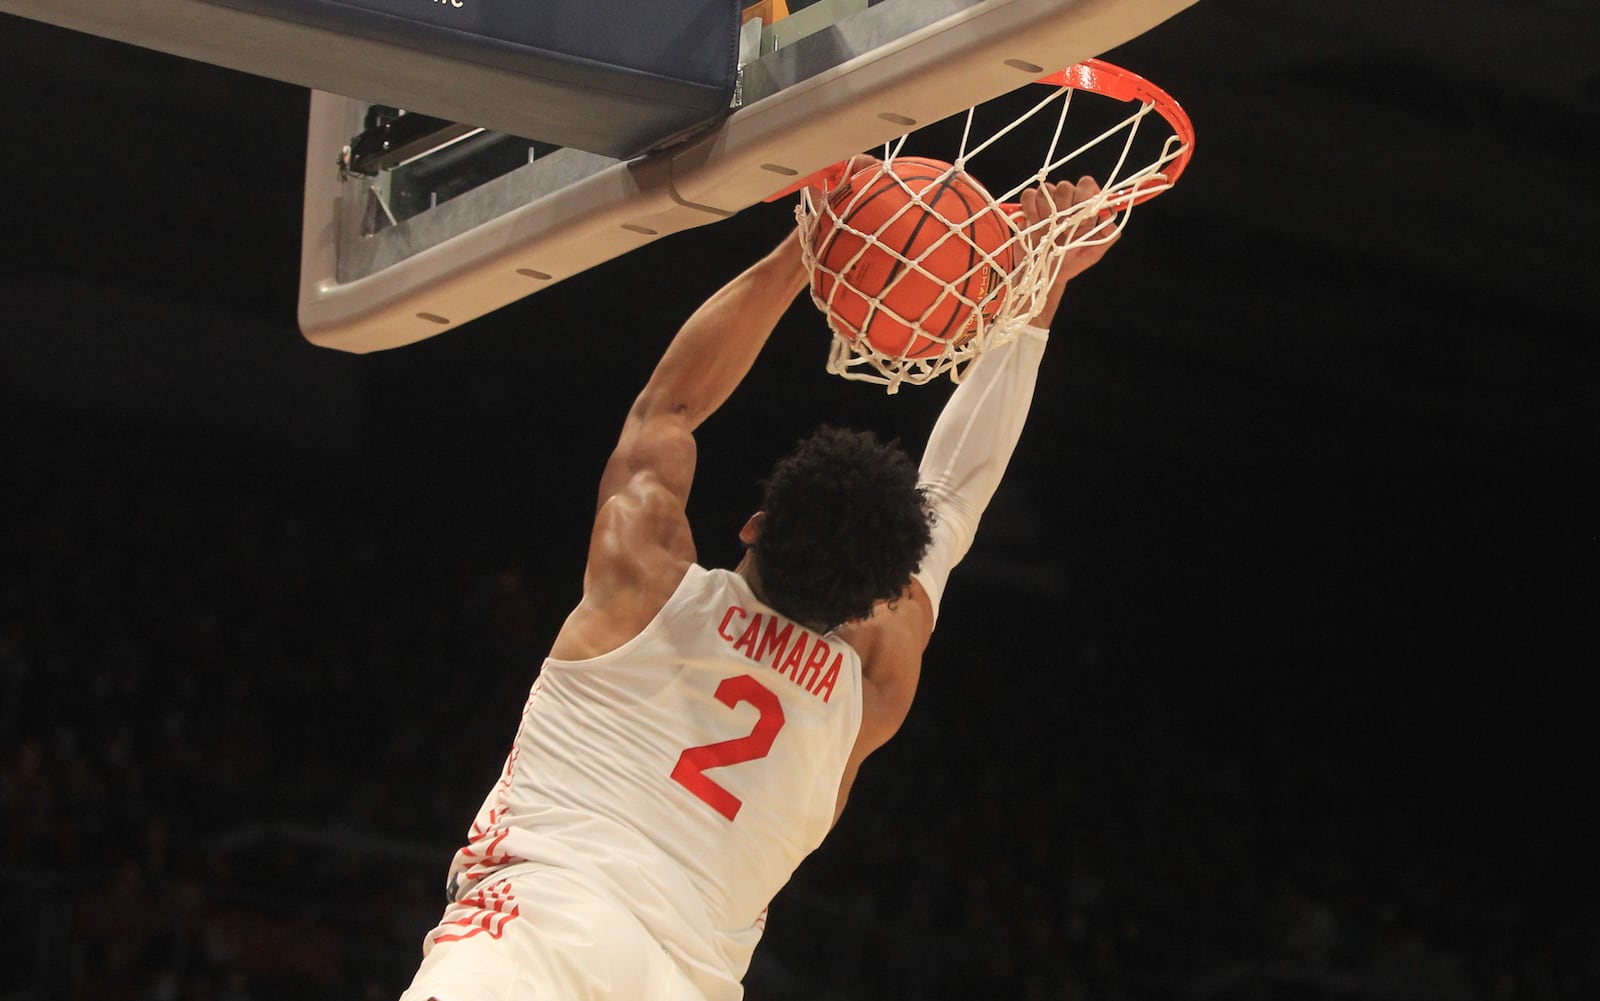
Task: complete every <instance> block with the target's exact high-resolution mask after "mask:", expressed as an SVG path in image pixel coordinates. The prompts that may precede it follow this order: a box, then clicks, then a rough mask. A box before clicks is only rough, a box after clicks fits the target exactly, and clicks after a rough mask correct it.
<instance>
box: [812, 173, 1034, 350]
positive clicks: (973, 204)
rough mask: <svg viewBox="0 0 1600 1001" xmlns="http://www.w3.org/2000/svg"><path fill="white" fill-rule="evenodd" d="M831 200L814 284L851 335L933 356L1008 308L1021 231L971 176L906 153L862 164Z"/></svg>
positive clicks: (816, 243) (820, 232)
mask: <svg viewBox="0 0 1600 1001" xmlns="http://www.w3.org/2000/svg"><path fill="white" fill-rule="evenodd" d="M891 174H892V176H891ZM829 205H830V207H831V209H832V211H831V212H824V213H822V218H821V220H820V222H819V223H818V226H817V231H816V234H815V236H814V237H813V241H812V246H813V247H814V248H815V256H816V259H817V262H818V265H819V266H818V267H817V268H816V269H815V270H814V271H813V273H812V277H811V287H812V292H813V294H814V295H815V296H816V297H817V299H818V301H820V302H823V303H826V304H827V311H828V313H829V314H830V315H831V316H832V318H833V321H834V323H835V325H836V328H838V327H842V328H843V329H842V330H841V331H840V332H841V333H844V334H846V335H847V336H851V337H853V338H855V339H856V340H858V341H860V340H865V341H867V342H868V343H870V344H871V345H872V346H873V347H875V348H877V349H878V350H879V351H881V352H883V353H884V354H886V355H890V356H893V357H897V358H932V357H936V356H938V355H939V353H940V352H941V351H942V350H943V349H944V344H945V343H946V342H953V343H955V344H957V345H960V344H962V343H965V341H966V340H967V339H968V338H969V337H971V336H972V335H973V334H974V333H975V332H976V330H977V325H978V319H979V317H980V316H982V317H984V318H985V319H992V318H993V317H994V315H995V314H996V313H997V312H998V311H999V309H1000V306H1001V303H1002V301H1003V292H1002V291H1001V290H1000V289H999V286H1000V283H1001V281H1002V280H1003V279H1004V277H1005V276H1006V275H1007V274H1009V273H1010V272H1011V268H1012V253H1011V251H1012V247H1011V237H1012V229H1011V226H1010V224H1009V223H1008V222H1007V220H1006V218H1005V217H1004V216H1003V215H1001V213H1000V211H999V210H998V209H997V208H995V206H994V202H993V200H992V199H991V198H990V197H989V193H988V192H987V191H985V190H984V188H983V185H981V184H979V183H978V182H977V180H975V179H974V178H973V177H972V176H971V175H970V174H968V173H966V172H965V171H959V170H957V169H956V168H955V167H954V166H953V165H951V164H948V163H944V162H942V161H939V160H928V159H924V158H922V157H901V158H899V159H895V160H892V161H890V162H889V163H887V164H879V165H874V166H872V167H868V168H867V169H865V170H862V171H860V172H858V173H857V174H856V175H855V176H854V177H852V178H850V182H849V184H847V185H844V186H842V187H841V188H840V189H839V190H838V191H836V192H834V193H833V194H832V195H831V196H830V197H829ZM902 210H903V211H902ZM835 217H837V218H838V220H839V221H838V224H835V222H834V218H835ZM985 254H987V255H989V257H990V258H992V259H993V264H992V265H991V264H990V263H989V262H988V261H986V260H985V256H984V255H985ZM897 255H898V256H897ZM902 258H904V260H902ZM906 261H912V262H915V264H916V267H912V266H911V265H909V264H907V263H906ZM924 271H926V272H927V273H926V274H924V273H923V272H924Z"/></svg>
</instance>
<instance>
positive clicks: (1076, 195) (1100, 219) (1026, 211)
mask: <svg viewBox="0 0 1600 1001" xmlns="http://www.w3.org/2000/svg"><path fill="white" fill-rule="evenodd" d="M1099 193H1100V184H1099V182H1097V181H1096V180H1095V179H1094V178H1092V177H1089V176H1084V177H1081V178H1079V179H1078V180H1077V182H1076V183H1074V182H1072V181H1057V182H1054V183H1046V184H1041V185H1040V186H1039V187H1037V188H1029V189H1028V190H1026V191H1024V192H1023V193H1022V197H1021V199H1020V201H1021V205H1022V216H1023V223H1022V225H1023V227H1024V231H1025V232H1028V233H1030V234H1033V235H1034V237H1035V238H1037V237H1038V235H1039V234H1040V233H1042V232H1043V227H1040V228H1038V229H1035V227H1036V226H1038V224H1039V223H1041V222H1042V221H1043V220H1045V219H1047V218H1049V217H1050V216H1051V215H1053V214H1055V213H1057V212H1059V211H1061V210H1062V209H1063V208H1070V207H1071V206H1074V205H1080V204H1082V203H1084V202H1086V201H1088V200H1089V199H1091V198H1093V197H1095V196H1096V195H1098V194H1099ZM1121 235H1122V234H1121V233H1120V232H1119V231H1118V229H1117V228H1116V216H1115V214H1114V213H1113V212H1112V211H1111V210H1110V209H1109V208H1103V209H1100V210H1099V211H1098V212H1096V213H1092V214H1090V213H1086V214H1085V215H1084V216H1083V217H1082V218H1081V219H1079V220H1078V221H1077V223H1076V224H1075V225H1073V226H1072V227H1070V228H1069V229H1067V230H1066V231H1065V232H1063V233H1062V234H1060V236H1058V237H1057V241H1058V242H1059V243H1061V244H1063V245H1068V246H1069V249H1068V250H1067V251H1066V252H1065V254H1064V256H1063V257H1062V261H1061V271H1060V272H1059V273H1058V274H1057V275H1056V280H1055V283H1054V284H1053V285H1051V287H1050V292H1049V294H1048V295H1047V296H1046V299H1045V305H1044V308H1043V309H1041V310H1040V311H1039V313H1038V314H1037V315H1036V316H1035V317H1034V319H1033V322H1034V323H1036V324H1038V325H1039V326H1049V325H1050V321H1051V320H1053V319H1054V318H1055V312H1056V307H1057V306H1058V305H1059V304H1060V302H1061V291H1062V289H1063V288H1065V286H1066V284H1067V282H1069V281H1071V280H1072V279H1074V278H1076V277H1078V276H1079V275H1081V274H1083V273H1084V272H1085V271H1087V270H1089V269H1090V268H1091V267H1093V266H1094V265H1095V264H1097V263H1099V261H1100V258H1102V257H1104V256H1105V254H1106V251H1107V250H1110V249H1111V245H1112V244H1114V243H1116V242H1117V238H1118V237H1120V236H1121ZM1085 238H1088V239H1087V240H1086V241H1085V242H1082V243H1078V244H1077V245H1076V246H1070V245H1071V244H1073V243H1074V242H1076V241H1079V240H1084V239H1085Z"/></svg>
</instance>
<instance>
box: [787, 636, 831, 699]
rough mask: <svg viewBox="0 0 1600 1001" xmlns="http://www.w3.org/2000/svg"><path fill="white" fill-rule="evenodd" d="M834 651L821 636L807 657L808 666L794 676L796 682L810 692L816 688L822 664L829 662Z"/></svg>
mask: <svg viewBox="0 0 1600 1001" xmlns="http://www.w3.org/2000/svg"><path fill="white" fill-rule="evenodd" d="M832 652H833V651H831V650H829V649H828V643H827V641H826V640H823V639H820V638H819V639H818V640H817V642H816V644H815V645H814V646H812V648H811V655H810V656H809V657H807V658H806V666H805V667H804V668H802V669H801V670H800V673H799V674H796V675H794V676H793V677H794V683H795V684H797V685H799V686H800V687H801V688H804V689H805V690H806V691H808V692H809V691H811V689H813V688H815V687H816V685H817V677H818V675H820V674H821V673H822V665H824V664H826V663H827V662H828V654H830V653H832Z"/></svg>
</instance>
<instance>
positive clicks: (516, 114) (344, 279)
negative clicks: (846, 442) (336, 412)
mask: <svg viewBox="0 0 1600 1001" xmlns="http://www.w3.org/2000/svg"><path fill="white" fill-rule="evenodd" d="M417 2H419V3H420V2H421V0H417ZM471 2H472V0H460V3H457V4H452V3H450V2H449V0H445V3H444V4H443V6H444V7H446V8H452V9H459V8H462V7H463V6H464V5H465V4H467V3H471ZM493 2H499V3H502V4H504V3H508V2H509V0H480V3H481V4H483V5H487V4H489V3H493ZM734 2H736V0H673V2H672V3H671V4H668V5H667V6H670V7H673V8H679V7H681V8H683V10H684V14H683V16H684V17H688V16H690V14H691V13H692V14H693V15H694V16H696V17H699V16H701V14H702V12H701V11H700V10H699V8H707V9H708V10H709V13H706V14H705V16H706V17H707V18H709V20H708V21H707V22H706V23H707V25H708V27H706V28H705V29H704V30H703V31H702V32H701V33H702V34H708V35H714V36H715V37H716V38H717V39H718V40H719V44H720V42H721V40H723V39H724V36H725V35H728V37H732V38H733V44H734V45H735V46H736V47H737V50H738V62H737V66H736V67H733V70H734V73H733V75H732V76H731V77H730V78H729V81H724V82H731V83H732V85H733V86H732V88H731V89H732V91H733V92H732V95H731V98H730V97H728V96H727V95H725V94H723V93H722V90H721V88H720V85H719V81H717V80H714V79H710V78H709V76H708V75H707V74H706V73H701V72H699V71H698V70H695V71H693V72H687V71H686V72H676V67H675V66H674V65H668V66H666V67H665V68H663V67H658V66H655V65H650V64H648V58H647V57H648V52H649V51H650V50H651V44H638V42H639V36H635V42H636V44H635V45H634V49H635V51H636V52H637V53H638V54H639V57H640V59H641V60H642V61H643V64H642V65H638V66H635V65H624V66H621V67H620V68H619V69H618V70H617V71H616V72H614V73H611V74H610V75H605V73H604V69H605V68H604V67H601V71H600V72H601V75H600V76H598V77H597V76H594V75H592V74H589V71H590V70H591V69H593V64H594V63H596V61H597V60H595V59H594V58H593V54H592V53H583V52H580V53H577V54H576V55H574V56H573V57H572V58H569V59H565V60H558V62H559V63H560V65H558V66H556V68H555V69H554V70H551V71H547V68H548V66H549V65H550V64H549V63H548V62H542V61H541V60H542V59H543V58H544V56H545V55H546V53H543V52H542V51H541V50H539V49H538V47H537V45H530V46H527V47H525V50H517V51H508V49H507V46H506V44H503V42H502V41H497V42H496V43H495V44H492V45H480V44H479V43H478V42H477V41H476V40H474V39H473V38H470V37H468V38H466V39H465V40H463V39H462V38H461V37H457V36H459V35H461V33H460V32H456V35H453V36H451V38H450V44H447V45H440V44H437V39H438V38H439V37H443V36H441V35H440V31H441V30H443V29H438V28H437V27H436V26H435V25H433V24H423V29H424V33H425V36H426V37H423V36H421V35H417V34H416V33H415V32H414V31H413V28H414V27H415V26H414V25H411V24H407V23H404V22H403V21H396V20H395V12H396V11H401V12H403V11H404V10H405V9H406V8H405V7H404V5H403V4H402V3H401V2H400V0H143V2H142V3H140V4H105V3H102V2H100V0H0V10H5V11H8V12H12V13H17V14H20V15H22V16H25V17H32V18H35V19H37V20H41V21H46V22H50V23H54V24H58V25H61V26H63V27H68V28H74V29H77V30H83V31H87V32H90V33H93V34H99V35H103V36H106V37H111V38H118V39H120V40H123V41H127V42H131V43H133V44H137V45H144V46H146V47H149V48H155V49H160V50H162V51H167V52H172V53H175V54H178V55H183V56H187V57H190V58H196V59H201V60H203V61H207V62H214V63H218V64H220V65H225V66H231V67H234V68H237V69H241V70H244V71H247V72H252V73H258V74H262V75H267V76H272V77H274V78H277V79H282V80H286V81H289V82H293V83H300V84H302V85H304V86H307V87H309V88H311V89H312V97H311V109H310V125H309V130H308V144H307V169H306V188H305V190H306V197H305V203H304V220H303V223H304V238H303V248H302V262H301V289H300V306H299V316H300V325H301V329H302V331H303V332H304V334H305V336H306V337H307V338H308V339H310V340H311V341H313V342H315V343H318V344H321V345H325V346H328V347H331V348H336V349H339V350H344V351H354V352H368V351H376V350H382V349H387V348H393V347H399V346H401V345H405V344H409V343H413V342H415V341H418V340H422V339H424V338H427V337H431V336H434V335H436V334H439V333H442V332H445V331H448V330H451V329H453V328H455V327H457V326H460V325H461V324H463V323H466V322H467V321H469V320H471V319H474V318H476V317H478V316H481V315H483V314H485V313H487V312H490V311H492V310H494V309H498V308H499V307H501V306H504V305H506V304H507V303H510V302H512V301H514V300H517V299H520V298H522V297H524V296H527V295H529V294H532V293H534V292H537V291H539V290H541V289H544V288H548V287H550V286H551V285H553V284H555V283H557V282H559V281H561V280H563V279H566V278H569V277H571V276H573V275H576V274H579V273H581V272H582V271H584V270H586V269H588V268H592V267H594V266H596V265H598V264H600V263H603V262H604V261H607V260H610V259H612V258H615V257H618V256H620V255H623V254H626V253H628V252H629V251H632V250H634V249H637V248H639V247H642V246H644V245H645V244H647V243H649V242H651V241H653V240H656V239H659V238H660V237H662V236H665V235H668V234H671V233H676V232H680V231H683V230H686V229H690V228H693V227H696V226H703V225H707V224H710V223H714V222H717V221H720V220H723V219H726V218H728V217H730V216H732V215H734V214H736V213H737V212H739V211H740V210H742V209H745V208H747V207H749V206H751V205H754V204H756V203H758V202H760V201H761V200H762V199H764V198H766V197H768V196H770V195H772V194H773V193H775V192H778V191H781V190H783V189H784V188H786V187H789V186H791V185H792V184H793V183H794V181H795V180H796V179H798V178H801V177H804V176H806V175H808V174H811V173H813V172H815V171H817V170H819V169H821V168H823V167H826V166H828V165H830V164H833V163H836V162H838V161H840V160H842V159H844V158H846V157H848V156H850V155H852V154H854V153H857V152H861V151H863V150H867V149H870V148H872V147H874V146H876V145H878V144H881V143H883V142H885V141H888V140H891V139H893V138H895V137H897V136H900V135H903V134H905V133H907V132H909V131H911V130H913V129H915V128H917V127H918V126H920V125H923V124H927V123H929V122H934V121H937V120H940V119H943V118H947V117H949V116H950V115H952V114H955V113H957V112H960V111H962V110H964V109H966V108H968V107H971V106H972V105H975V104H979V103H982V102H984V101H987V100H990V99H992V98H995V97H998V96H1000V95H1002V94H1005V93H1008V92H1010V91H1012V90H1015V89H1017V88H1020V87H1022V86H1025V85H1026V84H1028V83H1030V82H1031V81H1032V80H1034V79H1035V78H1036V77H1038V76H1039V75H1041V74H1042V73H1045V72H1049V71H1053V70H1057V69H1061V68H1063V67H1065V66H1068V65H1070V64H1073V63H1076V62H1079V61H1081V60H1083V59H1085V58H1088V57H1091V56H1095V55H1098V54H1100V53H1102V52H1104V51H1106V50H1108V49H1110V48H1113V47H1115V46H1117V45H1119V44H1121V43H1123V42H1125V41H1127V40H1129V39H1131V38H1134V37H1136V36H1137V35H1139V34H1142V33H1143V32H1145V31H1147V30H1149V29H1150V28H1152V27H1154V26H1156V25H1157V24H1160V23H1161V22H1162V21H1165V20H1166V19H1168V18H1170V17H1172V16H1173V15H1175V14H1177V13H1178V12H1179V11H1181V10H1183V9H1184V8H1186V7H1188V6H1190V5H1191V4H1192V3H1193V2H1194V0H880V2H876V3H869V2H868V0H821V2H819V3H814V4H810V5H806V6H804V7H803V8H802V6H801V4H800V3H798V2H796V0H791V2H790V3H789V5H788V7H789V8H796V9H795V10H794V12H793V13H792V14H790V13H789V11H788V9H786V7H785V4H784V3H782V2H781V0H766V2H765V3H763V4H761V5H760V7H761V8H763V9H762V10H760V11H759V13H760V14H762V15H764V16H762V17H760V18H759V19H758V20H755V21H750V22H748V23H745V24H744V25H743V26H742V28H741V26H740V24H739V20H740V19H739V16H738V10H737V7H734V8H733V10H732V11H731V20H730V11H729V10H728V5H729V4H730V3H734ZM429 3H432V4H438V0H429ZM719 3H720V4H722V6H721V7H718V6H717V5H718V4H719ZM578 6H584V5H578ZM587 6H590V7H593V6H594V4H593V3H590V4H588V5H587ZM632 6H635V5H630V4H627V3H624V2H622V0H613V8H614V9H618V10H627V9H630V8H631V7H632ZM350 7H357V8H366V10H365V11H363V12H361V13H362V14H363V17H365V16H366V15H368V14H370V15H371V19H372V20H373V21H374V23H378V22H381V24H380V27H379V28H377V29H372V30H367V29H366V27H365V22H363V26H362V29H361V30H351V26H350V25H348V24H345V23H343V21H342V20H341V18H343V17H344V16H345V15H344V14H342V13H341V14H337V16H335V15H334V14H330V13H328V12H329V11H338V10H342V9H344V8H350ZM445 13H446V14H447V13H448V11H446V12H445ZM785 14H786V15H788V16H786V17H783V18H782V19H780V20H776V21H769V18H772V17H775V16H778V15H785ZM407 16H411V15H407ZM412 20H414V21H416V22H418V23H421V22H422V20H423V19H422V18H421V17H412ZM628 20H629V21H630V24H625V25H623V26H622V27H620V28H618V29H617V33H619V34H624V35H625V34H626V33H627V32H628V31H629V30H634V31H639V32H648V31H650V30H651V29H650V27H649V26H643V27H641V26H638V25H637V24H633V23H631V22H636V21H637V20H638V19H637V18H636V17H633V16H631V15H630V16H629V18H628ZM397 24H398V25H399V27H396V25H397ZM730 32H731V35H730V34H729V33H730ZM429 33H431V34H429ZM579 34H580V35H581V33H579ZM644 41H646V42H651V43H652V44H653V36H648V35H646V36H645V38H644ZM661 44H663V45H669V46H670V44H671V43H670V42H665V41H664V42H662V43H661ZM512 48H515V47H514V46H513V47H512ZM529 52H531V53H532V54H531V55H529V54H528V53H529ZM714 56H715V53H714V52H713V53H711V57H714ZM708 58H709V57H708ZM709 62H714V58H709ZM709 62H708V65H709ZM574 66H576V67H578V68H577V69H576V70H574V69H573V68H572V67H574ZM675 72H676V75H674V74H675ZM639 74H644V75H645V77H646V78H645V80H644V83H643V84H642V85H638V86H634V85H633V80H634V78H635V77H637V76H639ZM553 79H554V80H555V81H556V82H555V85H554V86H555V87H556V89H554V90H552V86H553V85H552V80H553ZM619 81H620V82H619ZM337 94H348V95H353V96H350V97H345V96H336V95H337ZM553 94H554V95H556V98H557V99H552V95H553ZM723 103H725V105H726V106H725V107H722V106H720V104H723ZM663 108H665V109H666V110H665V111H663V110H662V109H663ZM681 108H687V109H688V110H687V111H686V112H684V113H683V114H681V115H680V114H677V109H681ZM596 123H599V124H601V125H603V126H606V128H599V129H595V128H593V126H594V125H595V124H596ZM620 124H626V125H628V126H629V128H627V129H621V128H619V127H618V126H619V125H620ZM634 126H637V127H634ZM652 130H653V131H652ZM619 133H621V134H622V138H620V139H619V138H617V137H618V134H619Z"/></svg>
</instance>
